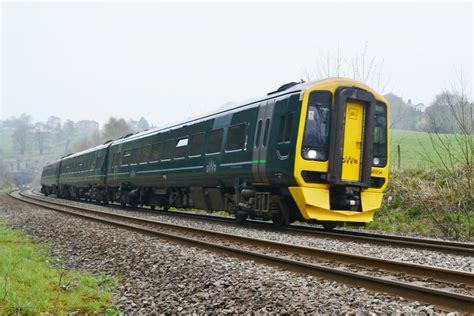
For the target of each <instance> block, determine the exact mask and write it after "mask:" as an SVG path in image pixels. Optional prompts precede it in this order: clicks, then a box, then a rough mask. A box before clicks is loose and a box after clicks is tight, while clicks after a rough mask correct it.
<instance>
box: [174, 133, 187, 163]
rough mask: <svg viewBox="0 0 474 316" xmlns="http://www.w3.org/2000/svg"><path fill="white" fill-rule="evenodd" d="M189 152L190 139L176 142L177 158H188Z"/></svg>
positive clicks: (175, 152)
mask: <svg viewBox="0 0 474 316" xmlns="http://www.w3.org/2000/svg"><path fill="white" fill-rule="evenodd" d="M187 150H188V138H187V137H186V138H181V139H179V140H178V141H177V142H176V148H175V149H174V157H175V158H184V157H186V154H187Z"/></svg>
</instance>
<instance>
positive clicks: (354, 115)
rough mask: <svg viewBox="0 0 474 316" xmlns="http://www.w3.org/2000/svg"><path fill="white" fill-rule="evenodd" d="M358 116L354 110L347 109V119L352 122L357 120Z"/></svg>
mask: <svg viewBox="0 0 474 316" xmlns="http://www.w3.org/2000/svg"><path fill="white" fill-rule="evenodd" d="M358 116H359V111H358V110H357V109H354V108H349V118H350V119H352V120H357V118H358Z"/></svg>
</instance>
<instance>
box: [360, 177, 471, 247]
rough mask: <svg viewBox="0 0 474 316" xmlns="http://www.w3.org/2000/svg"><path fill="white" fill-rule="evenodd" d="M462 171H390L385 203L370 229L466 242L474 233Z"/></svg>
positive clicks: (467, 187) (469, 198)
mask: <svg viewBox="0 0 474 316" xmlns="http://www.w3.org/2000/svg"><path fill="white" fill-rule="evenodd" d="M466 179H467V178H466V173H465V171H464V170H462V169H457V170H456V171H455V172H447V171H444V170H404V171H397V172H392V178H391V179H390V184H389V188H388V189H387V192H386V195H385V203H384V206H383V208H382V209H381V210H380V212H379V213H378V214H377V215H376V219H375V221H374V223H371V224H370V225H369V227H372V228H378V229H384V230H389V231H397V232H413V231H416V232H418V233H420V234H422V235H428V236H433V237H446V238H450V239H456V240H459V239H469V238H472V237H473V232H474V194H473V192H471V190H470V189H469V186H468V185H467V183H466Z"/></svg>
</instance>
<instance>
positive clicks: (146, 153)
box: [140, 145, 151, 162]
mask: <svg viewBox="0 0 474 316" xmlns="http://www.w3.org/2000/svg"><path fill="white" fill-rule="evenodd" d="M150 152H151V145H145V146H143V147H142V150H141V152H140V162H145V161H148V160H150Z"/></svg>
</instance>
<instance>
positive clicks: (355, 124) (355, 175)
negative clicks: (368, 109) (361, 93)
mask: <svg viewBox="0 0 474 316" xmlns="http://www.w3.org/2000/svg"><path fill="white" fill-rule="evenodd" d="M363 119H364V106H363V104H361V103H358V102H354V101H348V102H347V104H346V113H345V122H344V142H343V144H344V145H343V148H342V174H341V179H342V180H343V181H351V182H359V181H360V171H361V170H360V166H361V150H362V134H363V133H362V129H363V124H364V122H363Z"/></svg>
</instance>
